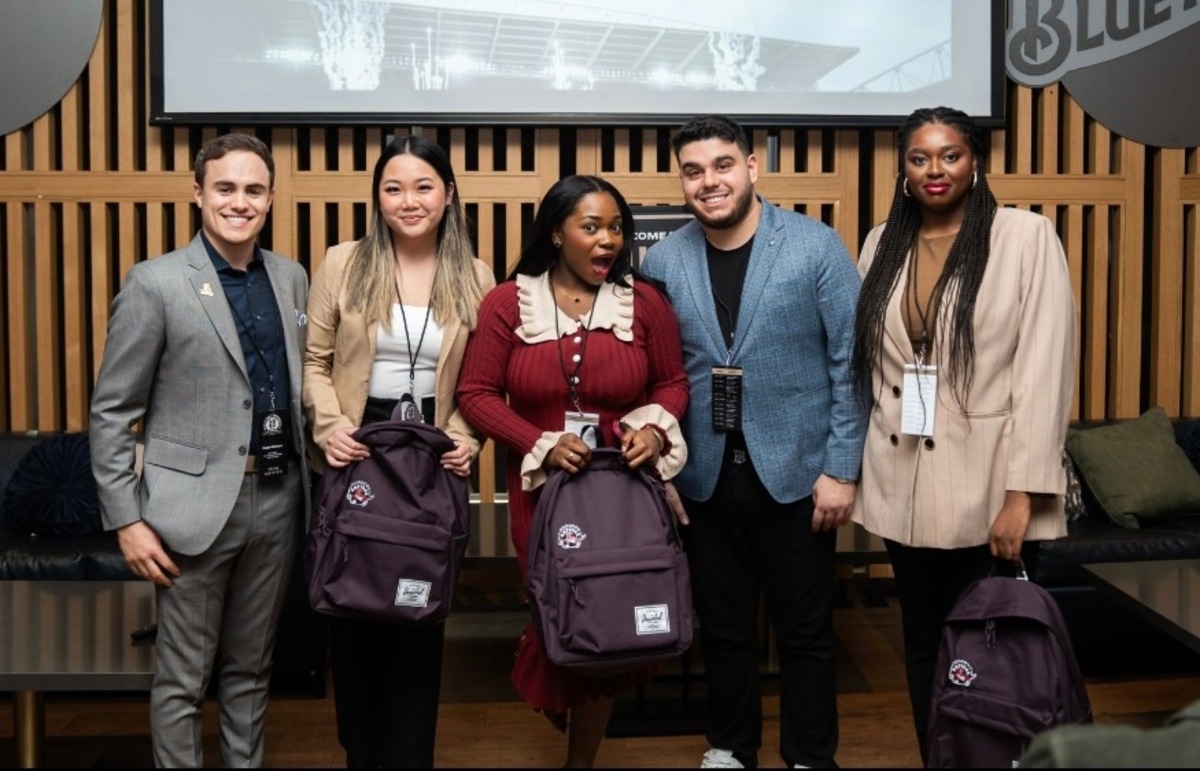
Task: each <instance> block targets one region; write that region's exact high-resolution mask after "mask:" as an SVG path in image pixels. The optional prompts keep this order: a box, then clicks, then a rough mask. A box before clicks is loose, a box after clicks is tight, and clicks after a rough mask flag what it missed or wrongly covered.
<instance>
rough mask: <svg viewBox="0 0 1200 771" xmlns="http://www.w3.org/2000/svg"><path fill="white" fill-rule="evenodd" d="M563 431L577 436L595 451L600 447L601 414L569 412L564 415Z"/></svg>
mask: <svg viewBox="0 0 1200 771" xmlns="http://www.w3.org/2000/svg"><path fill="white" fill-rule="evenodd" d="M563 431H566V432H567V433H568V434H575V435H576V436H578V437H579V438H580V439H582V440H583V443H584V444H586V445H587V446H588V447H591V448H592V449H593V450H594V449H596V448H597V447H599V446H600V413H598V412H579V411H571V410H568V411H567V412H566V413H565V414H564V415H563Z"/></svg>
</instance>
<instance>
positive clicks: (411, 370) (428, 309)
mask: <svg viewBox="0 0 1200 771" xmlns="http://www.w3.org/2000/svg"><path fill="white" fill-rule="evenodd" d="M396 299H397V300H398V301H399V302H400V320H401V321H402V322H403V323H404V346H405V348H407V349H408V393H409V395H410V396H412V397H413V398H416V396H417V395H416V393H414V392H415V391H416V389H417V356H418V355H420V353H421V346H422V345H424V344H425V330H426V329H428V328H429V316H430V314H431V313H432V312H433V298H432V297H430V298H429V305H426V306H425V323H423V324H422V325H421V336H420V337H419V338H417V349H416V350H415V351H414V350H413V347H412V338H410V337H409V336H408V314H407V313H405V312H404V298H402V297H401V296H400V282H398V281H397V282H396Z"/></svg>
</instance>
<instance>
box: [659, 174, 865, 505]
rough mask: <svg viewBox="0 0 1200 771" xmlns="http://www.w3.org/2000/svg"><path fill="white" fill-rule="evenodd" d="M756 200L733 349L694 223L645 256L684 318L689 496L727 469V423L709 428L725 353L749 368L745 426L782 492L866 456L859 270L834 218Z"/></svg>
mask: <svg viewBox="0 0 1200 771" xmlns="http://www.w3.org/2000/svg"><path fill="white" fill-rule="evenodd" d="M760 200H761V201H762V216H761V218H760V219H759V224H758V230H757V232H756V233H755V236H754V247H753V249H752V250H751V252H750V264H749V267H748V268H747V271H746V283H745V285H744V287H743V289H742V303H741V310H740V312H739V314H738V321H737V329H736V331H735V333H734V338H733V348H732V351H731V352H730V351H728V350H727V348H726V345H725V343H724V341H723V339H722V336H721V327H720V324H719V322H718V321H717V314H716V306H715V304H714V302H713V294H712V282H711V280H710V279H709V275H708V262H707V259H706V257H705V249H706V245H705V238H704V230H703V228H701V226H700V224H699V223H698V222H695V221H693V222H689V223H688V224H687V225H685V226H684V227H682V228H681V229H679V230H678V231H676V232H675V233H673V234H672V235H671V236H669V237H668V238H667V239H665V240H664V241H662V242H660V243H659V244H656V245H655V246H654V247H652V248H651V249H650V251H649V252H648V253H647V254H646V258H645V261H644V262H643V264H642V270H643V271H645V273H646V274H647V275H649V276H652V277H654V278H657V279H659V280H661V281H663V282H665V283H666V285H667V291H668V292H669V293H670V295H671V301H672V303H674V306H675V313H676V315H677V316H678V317H679V327H680V333H681V335H682V337H683V358H684V367H685V368H686V369H687V374H688V384H689V386H690V388H691V401H690V403H689V406H688V411H687V414H686V416H685V418H684V422H683V431H684V436H685V438H686V439H687V443H688V462H687V465H686V466H685V467H684V469H683V471H682V473H680V475H679V476H678V477H676V478H675V480H674V481H675V484H676V485H677V486H678V488H679V491H680V493H681V494H682V495H684V496H685V497H687V498H690V499H692V500H697V501H705V500H708V499H709V498H710V497H712V494H713V489H714V488H715V487H716V484H717V477H718V476H719V475H720V471H721V459H722V456H723V454H724V451H725V434H724V433H721V432H717V431H714V430H713V427H712V368H713V367H716V366H724V365H725V364H726V361H727V359H728V361H729V362H730V363H731V364H732V365H734V366H738V367H741V368H742V369H743V371H744V375H743V383H742V430H743V432H744V433H745V436H746V443H747V446H748V447H749V449H750V457H751V459H752V460H753V462H754V468H755V469H756V470H757V472H758V475H759V477H760V478H761V479H762V481H763V484H764V485H766V488H767V490H768V491H769V492H770V493H771V496H772V497H773V498H775V500H777V501H779V502H780V503H790V502H793V501H797V500H800V499H801V498H804V497H807V496H809V495H812V486H813V483H814V482H816V480H817V477H818V476H819V475H820V474H821V473H825V474H829V475H830V476H835V477H843V478H849V479H858V475H859V470H860V466H861V464H862V447H863V439H864V436H865V432H866V416H865V413H864V411H863V409H862V406H861V405H860V403H859V401H858V399H857V398H856V397H855V395H854V389H853V385H852V381H851V378H852V375H851V370H850V355H851V351H852V348H853V341H854V310H855V306H856V304H857V302H858V290H859V286H860V283H861V282H860V280H859V277H858V272H857V271H856V270H855V268H854V263H853V262H852V260H851V258H850V254H849V252H847V251H846V247H845V246H843V245H842V242H841V239H840V238H839V237H838V235H837V233H835V232H834V231H833V230H832V229H831V228H829V227H827V226H826V225H823V224H821V223H819V222H817V221H816V220H813V219H811V218H809V217H806V216H804V215H801V214H797V213H795V212H789V211H784V210H782V209H779V208H778V207H776V206H774V205H772V204H771V203H769V202H768V201H767V200H765V199H762V198H761V197H760ZM730 353H731V355H730Z"/></svg>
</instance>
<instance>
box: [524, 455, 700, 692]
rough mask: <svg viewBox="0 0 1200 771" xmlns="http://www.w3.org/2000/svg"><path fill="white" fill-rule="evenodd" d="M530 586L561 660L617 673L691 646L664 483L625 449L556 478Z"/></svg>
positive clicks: (550, 652) (548, 647)
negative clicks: (627, 459)
mask: <svg viewBox="0 0 1200 771" xmlns="http://www.w3.org/2000/svg"><path fill="white" fill-rule="evenodd" d="M528 554H529V574H528V580H527V588H528V590H529V596H530V602H531V604H532V606H533V615H534V621H535V625H536V626H537V628H538V630H539V632H540V634H541V637H542V643H543V648H544V649H545V651H546V655H547V657H548V658H549V659H550V661H552V662H553V663H555V664H557V665H559V666H564V667H569V668H572V669H576V670H579V671H582V672H585V673H588V674H592V675H610V674H617V673H620V672H627V671H630V670H633V669H638V668H641V667H644V666H647V665H649V664H653V663H657V662H661V661H664V660H667V659H670V658H673V657H675V656H678V655H679V654H681V653H683V652H684V651H686V650H687V649H688V647H689V646H690V645H691V642H692V594H691V577H690V574H689V572H688V564H687V557H686V556H685V555H684V552H683V545H682V543H681V542H680V539H679V534H678V532H677V531H676V529H675V519H674V517H673V516H672V514H671V512H670V510H669V509H668V506H667V502H666V495H665V492H664V490H663V485H662V482H660V481H659V480H658V479H657V478H655V477H653V476H651V475H650V474H649V473H647V472H646V471H645V470H643V469H640V468H639V469H630V468H628V467H627V466H626V465H625V464H624V463H623V462H622V460H621V453H620V450H616V449H612V448H601V449H596V450H593V451H592V461H591V463H590V464H589V465H588V467H587V468H586V469H584V470H583V471H581V472H579V473H578V474H575V475H571V474H568V473H566V472H565V471H562V470H561V469H558V470H555V471H553V472H551V473H550V476H549V479H548V480H547V481H546V485H545V488H544V489H543V490H542V495H541V498H540V499H539V500H538V506H537V510H536V512H535V514H534V520H533V527H532V528H531V530H530V534H529V552H528Z"/></svg>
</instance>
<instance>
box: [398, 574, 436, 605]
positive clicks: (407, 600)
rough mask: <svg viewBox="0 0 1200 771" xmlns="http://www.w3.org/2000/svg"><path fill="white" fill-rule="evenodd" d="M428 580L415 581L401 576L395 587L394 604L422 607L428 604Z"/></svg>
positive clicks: (429, 585)
mask: <svg viewBox="0 0 1200 771" xmlns="http://www.w3.org/2000/svg"><path fill="white" fill-rule="evenodd" d="M430 587H431V584H430V583H429V582H428V581H416V580H414V579H411V578H401V579H400V583H399V585H398V586H397V587H396V604H397V605H407V606H409V607H412V608H424V607H426V606H427V605H429V589H430Z"/></svg>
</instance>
